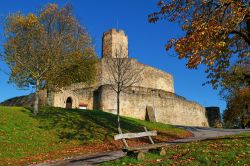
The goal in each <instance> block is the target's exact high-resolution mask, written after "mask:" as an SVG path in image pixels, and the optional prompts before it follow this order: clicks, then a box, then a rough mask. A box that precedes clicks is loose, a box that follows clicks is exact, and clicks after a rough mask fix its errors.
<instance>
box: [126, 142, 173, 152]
mask: <svg viewBox="0 0 250 166" xmlns="http://www.w3.org/2000/svg"><path fill="white" fill-rule="evenodd" d="M169 145H171V144H169V143H157V144H147V145H143V146H138V147H128V148H125V149H123V151H126V152H130V151H140V150H149V149H158V148H161V147H166V146H169Z"/></svg>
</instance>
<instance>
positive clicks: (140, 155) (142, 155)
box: [137, 152, 145, 160]
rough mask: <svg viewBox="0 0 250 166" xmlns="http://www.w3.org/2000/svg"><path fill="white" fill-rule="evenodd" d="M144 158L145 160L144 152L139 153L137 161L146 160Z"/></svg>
mask: <svg viewBox="0 0 250 166" xmlns="http://www.w3.org/2000/svg"><path fill="white" fill-rule="evenodd" d="M144 158H145V154H144V152H139V153H138V154H137V160H144Z"/></svg>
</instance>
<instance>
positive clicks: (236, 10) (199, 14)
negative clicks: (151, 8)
mask: <svg viewBox="0 0 250 166" xmlns="http://www.w3.org/2000/svg"><path fill="white" fill-rule="evenodd" d="M249 5H250V2H249V0H160V1H159V2H158V7H159V10H158V11H157V12H154V13H152V14H150V15H149V22H151V23H155V22H157V21H158V20H160V19H167V20H169V21H170V22H179V23H180V25H181V26H182V30H183V31H184V32H185V35H184V36H182V37H180V38H177V39H170V40H169V41H168V43H167V44H166V49H167V50H169V49H170V48H172V47H174V49H175V52H176V53H177V54H178V57H179V58H180V59H183V58H185V59H187V60H188V62H187V64H186V65H187V67H188V68H197V66H199V65H200V64H204V65H206V66H207V70H206V72H207V73H208V74H207V78H208V82H207V83H210V84H211V85H212V86H213V87H214V88H217V87H218V86H219V85H220V83H221V80H222V79H223V78H225V77H228V75H227V71H229V70H230V68H231V67H232V64H235V63H236V64H242V63H244V62H245V60H247V59H249V57H250V53H249V52H250V7H249Z"/></svg>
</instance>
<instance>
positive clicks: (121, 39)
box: [102, 29, 128, 58]
mask: <svg viewBox="0 0 250 166" xmlns="http://www.w3.org/2000/svg"><path fill="white" fill-rule="evenodd" d="M105 57H112V58H117V57H120V58H128V37H127V36H126V34H125V33H124V31H123V30H116V29H110V30H108V31H106V32H104V33H103V36H102V58H105Z"/></svg>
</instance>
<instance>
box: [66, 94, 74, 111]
mask: <svg viewBox="0 0 250 166" xmlns="http://www.w3.org/2000/svg"><path fill="white" fill-rule="evenodd" d="M72 103H73V100H72V98H71V97H68V98H67V100H66V108H67V109H72Z"/></svg>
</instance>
